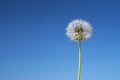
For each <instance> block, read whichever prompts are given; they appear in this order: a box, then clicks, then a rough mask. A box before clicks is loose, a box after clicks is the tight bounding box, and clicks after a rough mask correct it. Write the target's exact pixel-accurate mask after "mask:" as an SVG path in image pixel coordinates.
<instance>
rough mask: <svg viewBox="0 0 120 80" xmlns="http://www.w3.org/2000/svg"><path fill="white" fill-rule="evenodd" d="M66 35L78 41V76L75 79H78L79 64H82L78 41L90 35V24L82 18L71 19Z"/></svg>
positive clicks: (79, 72)
mask: <svg viewBox="0 0 120 80" xmlns="http://www.w3.org/2000/svg"><path fill="white" fill-rule="evenodd" d="M66 31H67V33H66V35H67V36H68V37H69V38H70V40H73V41H78V76H77V79H78V80H80V74H81V64H82V52H81V46H80V42H81V41H82V40H86V39H88V38H90V37H91V33H92V27H91V25H90V24H89V23H88V22H87V21H85V20H82V19H76V20H73V21H72V22H70V23H69V24H68V27H67V28H66Z"/></svg>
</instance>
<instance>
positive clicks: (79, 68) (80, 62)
mask: <svg viewBox="0 0 120 80" xmlns="http://www.w3.org/2000/svg"><path fill="white" fill-rule="evenodd" d="M81 64H82V53H81V46H80V40H78V80H80V74H81Z"/></svg>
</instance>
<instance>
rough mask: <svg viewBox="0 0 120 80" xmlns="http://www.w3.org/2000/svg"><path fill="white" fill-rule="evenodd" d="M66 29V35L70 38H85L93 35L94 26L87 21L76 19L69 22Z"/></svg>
mask: <svg viewBox="0 0 120 80" xmlns="http://www.w3.org/2000/svg"><path fill="white" fill-rule="evenodd" d="M66 31H67V32H66V35H67V36H68V37H69V38H70V40H73V41H76V40H78V39H79V40H85V39H88V38H90V37H91V33H92V27H91V25H90V23H88V22H87V21H85V20H82V19H76V20H73V21H71V22H70V23H69V24H68V26H67V28H66Z"/></svg>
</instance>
